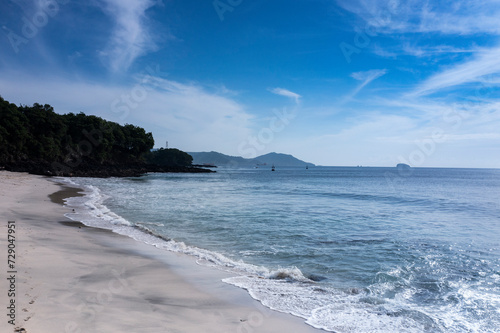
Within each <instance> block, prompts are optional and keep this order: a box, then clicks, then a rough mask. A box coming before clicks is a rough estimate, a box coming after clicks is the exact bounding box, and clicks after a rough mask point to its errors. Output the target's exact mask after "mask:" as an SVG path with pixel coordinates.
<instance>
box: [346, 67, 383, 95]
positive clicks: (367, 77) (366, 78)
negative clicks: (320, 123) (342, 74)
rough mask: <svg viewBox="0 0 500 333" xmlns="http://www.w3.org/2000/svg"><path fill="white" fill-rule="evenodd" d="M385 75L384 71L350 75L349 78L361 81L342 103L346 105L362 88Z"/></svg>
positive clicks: (376, 70)
mask: <svg viewBox="0 0 500 333" xmlns="http://www.w3.org/2000/svg"><path fill="white" fill-rule="evenodd" d="M386 73H387V70H386V69H372V70H369V71H364V72H355V73H352V74H351V77H352V78H353V79H355V80H358V81H363V82H361V84H359V85H358V86H357V87H356V88H355V89H354V90H353V91H352V92H351V93H350V94H349V95H348V96H347V97H345V98H344V100H343V102H342V103H347V102H349V101H350V100H351V99H353V98H354V96H356V95H357V94H358V93H359V92H360V91H361V90H362V89H363V88H364V87H366V86H367V85H368V84H369V83H370V82H372V81H373V80H376V79H378V78H379V77H381V76H383V75H385V74H386Z"/></svg>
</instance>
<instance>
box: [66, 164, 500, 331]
mask: <svg viewBox="0 0 500 333" xmlns="http://www.w3.org/2000/svg"><path fill="white" fill-rule="evenodd" d="M59 180H61V181H63V182H65V183H67V184H72V185H75V186H78V187H81V188H83V189H84V191H85V195H84V196H83V197H72V198H69V199H67V200H66V205H67V206H68V207H70V208H72V209H74V212H73V213H70V214H67V216H68V217H69V218H71V219H73V220H78V221H81V222H83V223H84V224H86V225H88V226H92V227H99V228H106V229H110V230H113V231H114V232H117V233H120V234H123V235H127V236H130V237H132V238H134V239H136V240H138V241H141V242H144V243H147V244H150V245H152V246H156V247H157V248H160V249H164V250H165V251H173V252H180V253H185V254H188V255H191V256H194V257H195V258H196V260H197V263H198V264H200V265H205V266H212V267H216V268H217V269H220V270H224V271H227V272H229V273H231V276H232V277H230V278H227V279H224V282H226V283H228V284H230V285H233V286H236V287H239V288H243V289H246V290H247V291H248V292H249V294H250V295H251V297H253V298H254V299H256V300H258V301H260V302H261V303H262V304H263V305H265V306H266V307H269V308H271V309H274V310H277V311H280V312H285V313H290V314H293V315H295V316H298V317H301V318H304V320H305V322H306V323H307V324H309V325H311V326H313V327H316V328H320V329H324V330H327V331H332V332H495V331H498V330H499V329H500V236H498V235H500V199H499V198H500V170H498V169H461V168H410V169H404V170H403V169H397V168H394V167H393V168H388V167H387V168H386V167H310V168H309V169H305V168H282V167H277V168H276V171H275V172H272V171H271V170H270V168H240V169H238V168H218V169H217V172H216V173H211V174H147V175H145V176H143V177H134V178H107V179H102V178H61V179H59Z"/></svg>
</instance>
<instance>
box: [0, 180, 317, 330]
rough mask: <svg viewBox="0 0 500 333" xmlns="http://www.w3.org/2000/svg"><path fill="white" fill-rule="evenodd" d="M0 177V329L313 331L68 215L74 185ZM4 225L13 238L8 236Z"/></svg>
mask: <svg viewBox="0 0 500 333" xmlns="http://www.w3.org/2000/svg"><path fill="white" fill-rule="evenodd" d="M0 184H1V185H0V244H1V249H0V251H1V252H3V254H2V257H3V258H4V260H2V263H1V265H0V272H1V273H0V275H1V276H2V279H1V282H0V290H2V295H0V305H1V308H2V309H4V310H3V312H5V314H3V315H2V318H3V319H2V320H1V322H0V331H1V332H28V333H34V332H37V333H44V332H47V333H48V332H50V333H52V332H155V333H156V332H235V333H236V332H317V331H318V330H316V329H314V328H312V327H309V326H307V325H306V324H304V323H303V321H302V320H301V319H300V318H296V317H293V316H290V315H285V314H282V313H277V312H274V311H271V310H269V309H267V308H264V307H263V306H261V305H260V304H259V303H257V302H255V301H253V300H251V299H250V296H248V294H246V293H245V292H243V291H241V295H242V297H246V298H248V299H250V300H244V301H241V300H235V301H234V302H231V301H228V300H227V299H226V298H224V299H222V298H219V297H217V296H216V295H214V293H213V292H212V293H208V292H206V291H203V290H201V288H199V287H198V286H196V285H195V284H192V283H189V282H187V281H186V279H185V278H183V277H182V276H181V275H180V274H178V273H177V272H174V271H173V270H172V269H171V268H169V264H168V261H167V262H166V261H165V260H156V259H155V258H154V257H153V256H151V255H148V254H147V253H142V252H141V251H140V246H135V245H134V243H137V242H136V241H134V240H132V239H130V238H127V237H124V236H120V235H117V234H114V233H112V232H110V231H106V230H100V229H94V228H88V227H85V226H83V225H81V224H79V223H77V222H73V221H70V220H68V219H67V218H65V217H64V214H65V213H67V212H68V208H65V207H64V206H62V205H61V204H60V203H61V202H62V198H63V197H68V196H71V195H77V192H78V190H77V189H71V188H63V187H61V186H60V185H58V184H56V183H55V182H53V181H50V180H48V179H47V178H44V177H42V176H34V175H28V174H24V173H13V172H6V171H0ZM9 221H10V222H9ZM9 230H14V231H10V235H11V236H15V241H11V242H8V237H9V236H8V235H9ZM13 239H14V238H12V237H11V240H13ZM106 239H107V240H110V241H106ZM117 242H119V243H120V244H121V246H115V247H114V246H111V245H110V244H113V243H117ZM9 244H13V245H11V246H10V247H11V249H12V250H13V251H11V253H12V254H15V258H13V257H11V259H12V262H11V264H12V265H13V266H11V267H8V262H7V256H8V248H9ZM129 245H130V246H129ZM141 246H146V245H141ZM129 248H130V249H129ZM148 251H158V253H156V254H155V255H156V256H161V255H162V254H161V253H160V252H159V251H161V250H158V249H155V248H152V247H151V249H149V250H148ZM199 269H200V270H203V269H209V268H205V267H199ZM198 274H199V273H198ZM220 283H221V284H222V282H220ZM228 288H232V287H231V286H228ZM9 291H12V292H10V293H9ZM9 294H10V295H9ZM13 294H15V295H13ZM11 304H14V307H12V305H11ZM9 307H10V309H9ZM9 315H10V316H9ZM12 317H14V318H13V319H11V318H12ZM12 320H13V321H12ZM12 323H13V324H12Z"/></svg>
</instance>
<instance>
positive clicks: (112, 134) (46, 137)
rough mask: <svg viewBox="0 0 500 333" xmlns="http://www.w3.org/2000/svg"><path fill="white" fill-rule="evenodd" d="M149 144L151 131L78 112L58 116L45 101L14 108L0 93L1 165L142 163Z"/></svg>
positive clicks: (76, 165) (152, 143)
mask: <svg viewBox="0 0 500 333" xmlns="http://www.w3.org/2000/svg"><path fill="white" fill-rule="evenodd" d="M153 145H154V140H153V135H152V134H151V133H146V131H145V130H144V129H143V128H140V127H137V126H134V125H129V124H127V125H124V126H122V125H120V124H117V123H114V122H110V121H106V120H104V119H102V118H99V117H96V116H87V115H85V114H83V113H78V114H73V113H69V114H65V115H60V114H57V113H55V112H54V109H53V108H52V107H51V106H50V105H48V104H45V105H40V104H34V105H33V106H19V107H18V106H16V105H14V104H11V103H9V102H7V101H5V100H4V99H3V98H2V97H0V164H8V163H16V162H23V161H36V162H48V163H51V165H63V166H69V167H72V168H76V167H78V165H81V164H87V165H103V164H107V165H116V164H130V163H141V162H144V155H145V154H146V153H149V151H150V150H151V149H152V148H153Z"/></svg>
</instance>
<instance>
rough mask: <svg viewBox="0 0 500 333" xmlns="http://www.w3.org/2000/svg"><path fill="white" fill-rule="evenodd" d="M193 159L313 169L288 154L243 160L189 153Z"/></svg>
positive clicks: (275, 154)
mask: <svg viewBox="0 0 500 333" xmlns="http://www.w3.org/2000/svg"><path fill="white" fill-rule="evenodd" d="M188 154H189V155H191V156H192V157H193V164H196V165H203V164H208V165H216V166H232V167H265V166H269V167H271V166H272V165H275V166H276V167H304V168H305V167H313V166H315V165H314V164H313V163H308V162H304V161H302V160H299V159H298V158H296V157H293V156H292V155H288V154H280V153H269V154H265V155H261V156H258V157H255V158H243V157H240V156H230V155H225V154H222V153H218V152H215V151H211V152H198V153H193V152H188Z"/></svg>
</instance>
